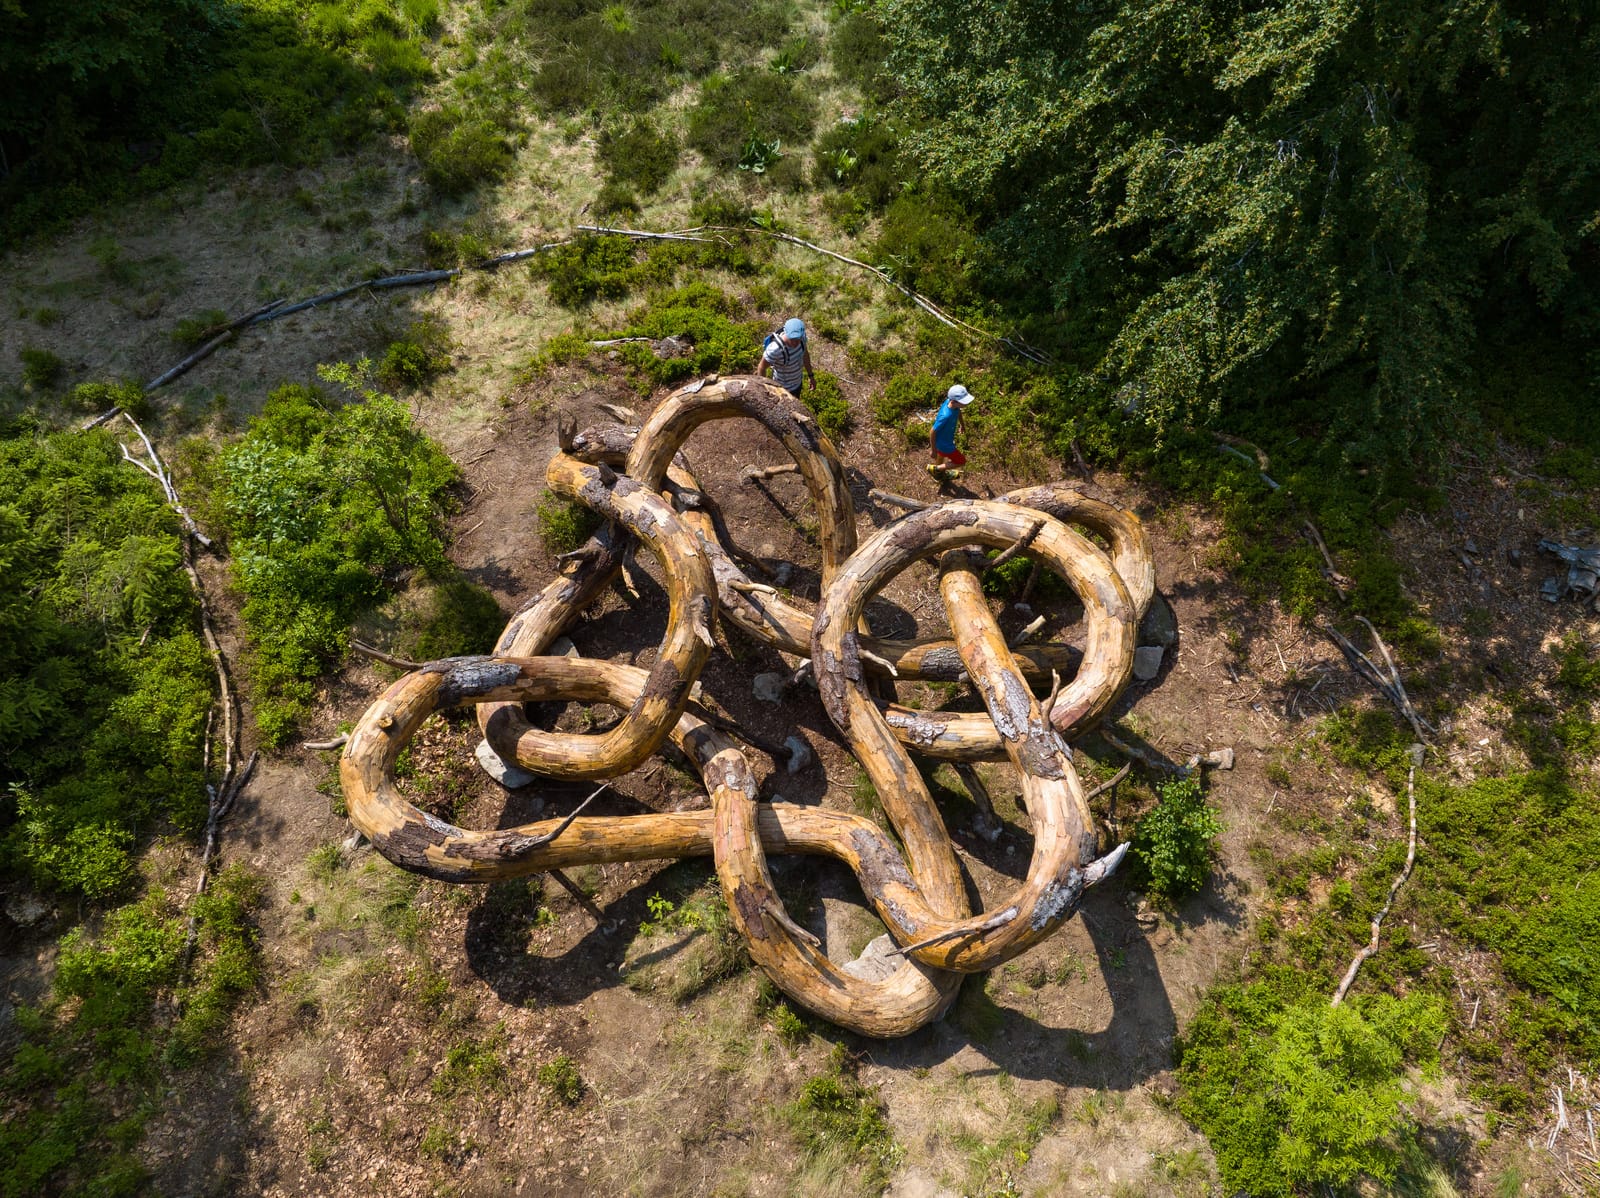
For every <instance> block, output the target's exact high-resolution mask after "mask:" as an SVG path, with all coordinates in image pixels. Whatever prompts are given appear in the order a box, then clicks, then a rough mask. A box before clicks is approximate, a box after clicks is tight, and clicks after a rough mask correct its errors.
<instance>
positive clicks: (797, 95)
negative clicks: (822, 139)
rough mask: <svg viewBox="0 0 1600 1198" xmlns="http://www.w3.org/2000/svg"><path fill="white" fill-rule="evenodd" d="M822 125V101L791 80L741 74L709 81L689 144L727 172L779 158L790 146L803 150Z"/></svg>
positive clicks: (692, 116) (693, 114)
mask: <svg viewBox="0 0 1600 1198" xmlns="http://www.w3.org/2000/svg"><path fill="white" fill-rule="evenodd" d="M815 122H816V101H815V100H813V99H812V98H811V96H810V94H809V93H808V92H804V91H801V90H800V88H799V87H798V86H797V85H796V84H795V82H794V80H792V79H790V78H789V77H787V76H783V75H779V76H776V77H774V76H773V75H771V74H770V73H766V72H756V71H741V72H738V73H736V74H733V75H720V76H716V77H714V78H712V79H708V80H707V81H706V83H705V86H704V87H703V88H702V89H701V92H700V99H699V101H698V102H697V103H696V104H695V106H694V108H692V109H690V111H689V144H690V145H692V146H693V147H695V149H697V150H699V151H700V152H701V153H702V154H704V155H705V157H706V161H707V162H709V163H711V164H712V165H713V166H719V167H722V168H724V169H726V168H729V167H736V166H740V165H742V164H744V163H746V162H749V163H751V164H752V165H751V166H750V167H747V169H753V165H754V164H755V163H756V162H761V163H762V164H763V165H764V164H765V163H768V162H770V161H772V160H773V159H775V158H776V157H777V155H778V153H779V152H781V147H782V146H784V145H803V144H804V143H805V142H806V140H807V139H808V138H809V137H810V136H811V129H812V126H813V124H814V123H815Z"/></svg>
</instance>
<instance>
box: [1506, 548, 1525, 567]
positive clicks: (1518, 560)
mask: <svg viewBox="0 0 1600 1198" xmlns="http://www.w3.org/2000/svg"><path fill="white" fill-rule="evenodd" d="M1506 561H1508V562H1510V563H1511V565H1512V568H1513V569H1517V570H1520V569H1522V550H1520V549H1518V548H1517V547H1516V546H1514V545H1513V546H1512V547H1511V548H1510V549H1507V550H1506Z"/></svg>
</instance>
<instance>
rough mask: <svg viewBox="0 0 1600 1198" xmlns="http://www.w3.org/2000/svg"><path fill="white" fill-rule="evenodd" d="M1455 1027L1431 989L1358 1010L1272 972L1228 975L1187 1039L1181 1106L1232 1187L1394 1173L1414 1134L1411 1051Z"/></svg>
mask: <svg viewBox="0 0 1600 1198" xmlns="http://www.w3.org/2000/svg"><path fill="white" fill-rule="evenodd" d="M1445 1027H1446V1016H1445V1013H1444V1011H1443V1010H1442V1008H1441V1007H1440V1005H1439V1004H1438V1002H1437V1001H1436V1000H1434V999H1432V998H1428V997H1424V996H1422V995H1411V996H1408V997H1407V998H1405V999H1394V998H1389V997H1380V998H1376V999H1371V1000H1366V1001H1364V1002H1362V1003H1361V1004H1360V1007H1359V1010H1358V1009H1357V1006H1356V1005H1355V1004H1350V1005H1344V1006H1338V1007H1334V1006H1330V1005H1329V1003H1328V1000H1327V998H1326V997H1325V996H1323V995H1319V994H1314V993H1313V994H1310V995H1307V996H1305V997H1303V998H1300V999H1298V1000H1291V999H1290V998H1288V997H1286V995H1285V994H1284V993H1282V992H1280V991H1279V990H1278V989H1277V988H1275V987H1274V986H1272V985H1270V984H1268V983H1257V984H1254V985H1250V986H1225V987H1222V988H1221V989H1220V990H1219V991H1216V992H1214V993H1213V995H1212V996H1211V997H1210V998H1209V999H1208V1001H1207V1002H1206V1004H1205V1005H1204V1006H1203V1007H1202V1008H1201V1010H1200V1012H1199V1013H1198V1014H1197V1015H1196V1016H1195V1019H1194V1021H1193V1022H1192V1023H1191V1024H1190V1026H1189V1030H1188V1033H1187V1034H1186V1035H1185V1036H1184V1037H1183V1039H1182V1040H1181V1041H1180V1042H1179V1044H1178V1051H1177V1058H1178V1068H1177V1075H1176V1076H1177V1081H1178V1085H1179V1087H1180V1091H1179V1098H1178V1109H1179V1111H1180V1112H1182V1113H1183V1115H1184V1116H1185V1117H1186V1118H1188V1119H1190V1120H1191V1121H1193V1122H1194V1123H1195V1124H1196V1126H1198V1127H1199V1128H1200V1129H1201V1130H1202V1131H1203V1132H1205V1134H1206V1137H1207V1139H1208V1140H1210V1142H1211V1146H1212V1149H1213V1150H1214V1151H1215V1152H1216V1155H1217V1168H1218V1171H1219V1172H1220V1173H1221V1175H1222V1182H1223V1186H1224V1188H1225V1189H1226V1190H1227V1191H1228V1192H1229V1193H1232V1192H1234V1191H1236V1190H1242V1191H1245V1192H1248V1193H1250V1194H1255V1195H1261V1196H1262V1198H1268V1196H1274V1195H1284V1196H1289V1195H1296V1194H1302V1193H1306V1192H1308V1191H1309V1190H1310V1189H1311V1188H1312V1187H1315V1186H1345V1185H1349V1184H1350V1183H1352V1182H1354V1181H1356V1180H1357V1179H1358V1178H1360V1177H1363V1176H1365V1177H1370V1178H1372V1179H1374V1180H1375V1181H1377V1182H1378V1183H1379V1184H1380V1185H1383V1184H1387V1183H1390V1182H1392V1181H1393V1180H1394V1178H1395V1175H1396V1172H1397V1169H1398V1167H1399V1164H1400V1161H1401V1151H1402V1144H1403V1142H1404V1141H1405V1140H1406V1139H1407V1138H1409V1136H1410V1135H1411V1129H1410V1127H1409V1125H1408V1123H1407V1121H1406V1119H1405V1118H1404V1116H1403V1114H1402V1106H1403V1104H1404V1102H1405V1100H1406V1090H1405V1087H1404V1085H1403V1082H1404V1073H1405V1070H1404V1066H1405V1063H1406V1061H1407V1060H1412V1061H1418V1062H1422V1063H1429V1062H1431V1061H1432V1060H1433V1059H1434V1055H1435V1053H1436V1051H1437V1046H1438V1044H1439V1041H1440V1040H1441V1039H1442V1038H1443V1035H1444V1031H1445Z"/></svg>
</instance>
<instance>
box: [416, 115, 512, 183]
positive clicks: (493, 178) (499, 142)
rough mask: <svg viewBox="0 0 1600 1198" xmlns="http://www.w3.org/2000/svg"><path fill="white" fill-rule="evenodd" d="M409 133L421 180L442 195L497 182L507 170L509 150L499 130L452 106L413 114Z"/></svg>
mask: <svg viewBox="0 0 1600 1198" xmlns="http://www.w3.org/2000/svg"><path fill="white" fill-rule="evenodd" d="M409 132H410V134H411V148H412V150H413V151H415V153H416V155H417V161H418V162H420V163H421V164H422V177H423V178H424V179H426V180H427V181H428V184H429V185H430V186H431V187H433V188H435V189H437V190H438V191H439V192H441V193H443V194H444V195H449V196H454V195H461V194H463V193H465V192H468V191H471V190H472V189H473V188H475V187H477V186H478V185H479V184H482V183H494V182H497V181H498V180H500V179H503V178H505V176H506V174H507V173H508V172H509V171H510V170H511V148H510V147H509V146H508V145H507V144H506V139H505V135H504V133H503V131H502V130H501V129H500V127H499V126H497V125H495V124H494V123H492V122H490V121H488V120H485V119H483V118H481V117H473V116H469V115H468V114H467V113H466V112H465V111H463V110H462V109H460V108H458V107H455V106H454V105H446V106H445V107H443V108H433V109H428V110H425V111H423V112H419V113H417V114H415V115H414V116H413V117H412V118H411V125H410V130H409Z"/></svg>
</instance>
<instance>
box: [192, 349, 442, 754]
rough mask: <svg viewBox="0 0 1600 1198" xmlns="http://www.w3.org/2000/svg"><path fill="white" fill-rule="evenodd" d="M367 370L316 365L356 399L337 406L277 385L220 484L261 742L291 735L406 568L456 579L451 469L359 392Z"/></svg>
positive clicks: (395, 409) (388, 403) (397, 414)
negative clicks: (450, 540)
mask: <svg viewBox="0 0 1600 1198" xmlns="http://www.w3.org/2000/svg"><path fill="white" fill-rule="evenodd" d="M369 371H370V366H369V364H367V363H365V362H363V363H359V364H357V365H356V366H355V367H347V366H341V367H335V368H325V369H324V377H325V378H326V379H328V380H329V381H331V382H336V383H339V384H340V385H342V386H344V387H345V388H347V389H354V390H355V391H356V392H357V393H358V394H359V395H360V396H361V398H360V400H359V401H357V402H352V403H349V404H344V405H341V404H340V403H339V402H338V401H337V400H335V399H333V398H332V397H330V396H329V395H328V394H327V393H326V392H324V391H322V390H320V389H317V388H311V387H305V386H300V385H290V386H286V387H280V388H279V389H278V390H277V391H275V392H273V393H272V395H271V396H269V397H268V399H267V403H266V405H265V407H264V408H263V409H262V412H261V415H259V416H257V417H256V418H255V419H254V420H253V421H252V422H251V425H250V430H249V432H248V433H247V434H246V435H245V437H244V439H243V440H241V441H240V442H239V443H238V444H237V445H235V446H234V447H233V448H232V449H230V450H229V451H228V453H227V454H226V455H225V457H224V460H223V468H222V470H221V471H220V474H219V492H220V494H219V499H220V505H221V510H222V512H223V513H224V519H225V520H226V523H227V528H228V533H229V537H230V541H231V547H232V551H233V562H234V577H235V579H236V580H237V583H238V585H239V587H240V589H241V590H242V591H243V592H244V596H245V602H244V607H243V611H242V615H243V618H244V621H245V625H246V627H247V628H248V629H249V631H250V634H251V642H252V648H251V660H252V663H253V670H252V673H253V679H252V681H253V683H254V686H255V689H256V692H257V711H258V723H259V724H260V725H261V729H262V732H263V734H264V736H265V737H266V739H267V740H268V742H269V743H281V741H282V740H283V739H285V738H286V737H287V736H288V735H289V734H290V733H291V732H292V730H293V728H294V726H295V723H296V721H297V720H298V718H299V716H300V714H301V713H302V712H303V710H304V709H305V706H306V705H307V703H308V702H309V700H310V697H311V680H312V679H314V678H316V677H317V675H318V674H320V673H321V672H322V670H323V669H325V668H326V667H327V665H328V664H329V663H330V662H332V661H333V660H335V659H336V658H337V657H338V656H339V655H341V654H342V653H343V652H344V649H345V647H346V640H347V637H348V633H349V627H350V623H351V621H352V620H354V618H355V617H356V615H357V614H358V613H359V612H361V611H363V610H365V609H367V608H368V607H370V606H371V605H373V604H374V603H376V602H377V601H378V600H379V599H380V598H381V597H382V596H383V595H384V594H386V593H388V592H389V591H390V590H391V589H392V588H394V587H395V586H396V585H397V584H398V582H399V580H400V578H401V575H402V573H403V572H404V571H407V570H409V569H413V568H418V567H420V568H421V569H423V570H424V571H426V572H429V573H431V574H434V575H436V576H439V577H449V576H450V575H451V574H452V573H453V567H451V566H450V565H449V562H448V559H447V558H446V557H445V554H444V545H443V541H442V536H443V531H444V524H443V521H444V513H445V507H446V503H447V496H448V492H449V488H450V487H451V486H452V485H453V484H454V483H455V481H456V479H457V477H458V473H457V471H456V468H455V465H454V464H453V463H452V462H451V461H450V459H449V458H448V457H446V456H445V454H444V453H443V451H441V450H440V449H439V448H438V447H437V446H436V445H434V444H433V442H432V441H430V440H428V438H427V437H426V436H425V435H423V434H422V433H421V432H420V431H419V430H418V429H417V428H416V427H415V425H414V424H413V423H412V420H411V417H410V415H409V414H408V413H407V412H406V410H405V409H404V408H402V407H401V406H400V405H399V404H397V403H396V402H395V401H394V400H393V399H391V398H389V397H388V396H386V395H382V394H379V393H378V392H376V391H372V390H369V389H367V388H366V383H365V380H366V377H367V374H368V373H369Z"/></svg>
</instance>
